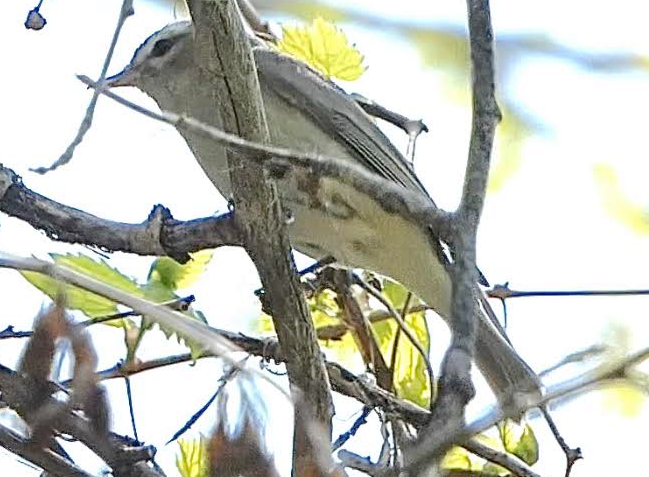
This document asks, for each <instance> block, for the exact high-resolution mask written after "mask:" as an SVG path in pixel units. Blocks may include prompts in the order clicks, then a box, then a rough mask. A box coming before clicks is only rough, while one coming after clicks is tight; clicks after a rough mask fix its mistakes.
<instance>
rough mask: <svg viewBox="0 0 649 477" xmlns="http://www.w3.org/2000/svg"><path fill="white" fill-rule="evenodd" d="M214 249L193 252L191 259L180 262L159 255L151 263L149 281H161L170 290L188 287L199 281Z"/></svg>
mask: <svg viewBox="0 0 649 477" xmlns="http://www.w3.org/2000/svg"><path fill="white" fill-rule="evenodd" d="M213 255H214V251H213V250H211V249H210V250H201V251H199V252H195V253H191V254H190V257H191V259H190V260H189V261H188V262H187V263H185V264H180V263H178V262H176V261H175V260H174V259H173V258H170V257H158V258H156V259H155V260H154V262H153V263H152V264H151V268H150V269H149V275H148V277H147V281H148V282H149V283H150V282H160V283H162V284H163V285H165V287H166V288H168V289H170V290H173V291H175V290H178V289H181V288H187V287H189V286H191V285H193V284H194V283H196V282H197V281H198V279H199V278H200V277H201V275H202V274H203V273H204V272H205V270H206V268H207V265H208V264H209V263H210V260H212V256H213Z"/></svg>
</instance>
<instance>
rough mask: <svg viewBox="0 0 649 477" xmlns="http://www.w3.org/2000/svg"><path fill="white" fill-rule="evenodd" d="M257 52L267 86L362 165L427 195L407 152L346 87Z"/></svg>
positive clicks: (272, 54)
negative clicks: (381, 127) (386, 134)
mask: <svg viewBox="0 0 649 477" xmlns="http://www.w3.org/2000/svg"><path fill="white" fill-rule="evenodd" d="M253 51H254V53H255V60H256V63H257V71H258V74H259V77H260V81H263V82H264V84H265V86H266V87H268V88H271V89H272V90H273V91H274V92H275V93H276V94H277V95H278V96H279V97H281V98H282V99H283V100H284V101H286V102H287V103H289V104H292V105H294V106H295V107H296V108H298V109H299V110H300V111H301V112H302V114H305V115H308V116H309V117H310V118H312V120H313V121H314V122H316V123H317V124H318V126H319V127H320V128H322V129H323V130H324V131H325V132H326V133H327V134H329V135H330V136H331V137H332V138H337V139H338V140H339V142H340V143H341V144H344V146H345V149H346V150H347V151H348V152H349V154H350V155H351V156H352V157H354V158H356V159H357V160H358V162H359V164H361V165H363V166H365V167H367V168H368V169H369V170H371V171H373V172H375V173H376V174H378V175H379V176H381V177H383V178H385V179H389V180H391V181H394V182H396V183H398V184H401V185H403V186H404V187H407V188H409V189H411V190H417V191H420V192H422V193H424V194H426V195H427V196H428V193H427V192H426V189H425V188H424V186H423V185H422V184H421V182H420V181H419V179H418V178H417V176H416V175H415V173H414V171H413V170H412V167H411V166H410V164H408V162H407V161H406V159H405V158H404V157H403V155H402V154H401V153H400V152H399V150H398V149H397V148H396V147H395V146H394V145H393V144H392V143H391V142H390V140H389V139H388V138H387V137H386V136H385V134H383V132H382V131H381V130H380V129H379V128H378V126H376V125H375V124H374V122H372V120H371V119H370V118H369V116H368V115H367V114H366V113H365V112H364V111H363V110H362V109H361V108H360V107H359V106H358V105H357V104H356V102H355V101H354V100H353V99H352V98H351V97H350V96H349V95H348V94H347V93H346V92H345V91H343V90H342V89H341V88H339V87H338V86H336V85H335V84H334V83H332V82H331V81H328V80H327V79H325V78H323V77H322V76H321V75H320V74H319V73H317V72H316V71H314V70H313V69H311V68H310V67H308V66H307V65H305V64H304V63H302V62H300V61H298V60H295V59H293V58H290V57H288V56H286V55H283V54H281V53H278V52H276V51H273V50H267V49H260V48H256V49H254V50H253Z"/></svg>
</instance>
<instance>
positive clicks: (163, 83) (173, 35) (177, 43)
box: [106, 21, 194, 99]
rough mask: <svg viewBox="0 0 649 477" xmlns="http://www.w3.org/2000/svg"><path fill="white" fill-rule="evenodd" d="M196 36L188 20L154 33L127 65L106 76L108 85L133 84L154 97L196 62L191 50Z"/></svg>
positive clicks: (136, 51) (112, 86)
mask: <svg viewBox="0 0 649 477" xmlns="http://www.w3.org/2000/svg"><path fill="white" fill-rule="evenodd" d="M193 37H194V29H193V27H192V24H191V22H188V21H182V22H177V23H172V24H170V25H167V26H166V27H164V28H163V29H162V30H159V31H157V32H155V33H154V34H153V35H151V36H150V37H149V38H147V39H146V40H145V41H144V43H142V44H141V45H140V46H139V47H138V49H137V50H135V53H134V54H133V58H132V59H131V62H130V63H129V64H128V65H127V66H126V68H124V69H123V70H122V71H121V72H119V73H117V74H116V75H114V76H111V77H109V78H107V79H106V83H107V85H108V87H111V88H114V87H118V86H134V87H136V88H139V89H141V90H142V91H144V92H145V93H147V94H149V95H150V96H152V97H154V99H155V98H156V96H158V95H157V94H156V92H157V91H159V90H160V89H161V88H163V89H169V88H170V87H171V85H172V84H173V83H174V81H177V80H179V79H180V78H178V76H179V75H182V72H183V71H185V70H186V69H187V67H188V66H189V64H190V62H192V61H193V56H192V54H191V51H189V50H190V47H191V45H192V42H193Z"/></svg>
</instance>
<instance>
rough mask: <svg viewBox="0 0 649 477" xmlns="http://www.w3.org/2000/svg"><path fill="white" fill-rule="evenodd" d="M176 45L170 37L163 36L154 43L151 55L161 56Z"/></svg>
mask: <svg viewBox="0 0 649 477" xmlns="http://www.w3.org/2000/svg"><path fill="white" fill-rule="evenodd" d="M172 46H174V42H173V41H171V40H170V39H169V38H163V39H162V40H158V41H156V42H155V43H154V45H153V48H152V49H151V56H153V57H154V58H159V57H161V56H163V55H164V54H165V53H167V52H168V51H169V50H171V47H172Z"/></svg>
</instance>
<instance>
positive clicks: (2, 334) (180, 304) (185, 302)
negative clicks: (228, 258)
mask: <svg viewBox="0 0 649 477" xmlns="http://www.w3.org/2000/svg"><path fill="white" fill-rule="evenodd" d="M195 299H196V297H194V295H188V296H186V297H181V298H176V299H174V300H169V301H165V302H162V303H160V305H164V306H168V307H169V308H171V309H172V310H177V311H185V310H187V307H188V306H189V305H190V304H191V303H193V302H194V301H195ZM129 316H139V315H138V313H137V312H135V311H133V310H129V311H122V312H120V313H113V314H110V315H106V316H99V317H97V318H90V319H88V320H85V321H80V322H79V323H77V326H84V327H85V326H92V325H96V324H99V323H106V322H108V321H113V320H119V319H121V318H127V317H129ZM33 334H34V332H33V331H15V330H14V327H13V326H11V325H9V326H7V327H6V328H5V329H4V330H2V331H0V340H4V339H11V338H31V337H32V335H33Z"/></svg>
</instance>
